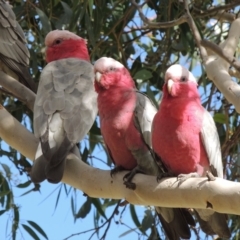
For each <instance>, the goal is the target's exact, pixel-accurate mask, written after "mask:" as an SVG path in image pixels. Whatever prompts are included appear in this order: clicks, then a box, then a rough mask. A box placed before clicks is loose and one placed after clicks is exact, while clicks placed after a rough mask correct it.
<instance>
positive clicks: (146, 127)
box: [134, 92, 157, 148]
mask: <svg viewBox="0 0 240 240" xmlns="http://www.w3.org/2000/svg"><path fill="white" fill-rule="evenodd" d="M136 96H137V102H136V107H135V111H134V112H135V122H136V126H138V129H139V131H141V133H142V136H143V138H144V141H145V143H146V144H147V145H148V146H149V147H150V148H152V139H151V131H152V122H153V118H154V116H155V114H156V113H157V108H156V107H155V106H154V104H153V103H152V102H151V100H150V99H149V98H148V97H147V96H146V95H145V94H143V93H141V92H136Z"/></svg>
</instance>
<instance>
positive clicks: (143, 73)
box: [0, 0, 239, 239]
mask: <svg viewBox="0 0 240 240" xmlns="http://www.w3.org/2000/svg"><path fill="white" fill-rule="evenodd" d="M141 2H142V1H141ZM226 2H227V1H226ZM11 3H12V5H13V10H14V12H15V13H16V16H17V19H18V20H19V23H20V25H21V26H22V28H23V29H24V31H25V34H26V37H27V39H28V46H29V49H30V53H31V59H30V70H31V73H32V75H33V76H34V78H35V81H36V82H38V80H39V76H40V73H41V70H42V68H43V67H44V66H45V64H46V63H45V60H44V38H45V35H46V34H47V33H48V32H49V31H50V30H53V29H68V30H70V31H74V32H75V33H77V34H78V35H80V36H81V37H83V38H86V39H87V40H88V47H89V52H90V54H91V61H92V62H94V61H96V60H97V59H98V58H99V57H102V56H111V57H113V58H115V59H117V60H119V61H120V62H122V63H123V64H124V65H125V66H127V67H128V68H129V70H130V72H131V74H132V76H133V78H134V80H135V81H136V84H137V86H138V87H139V88H140V89H141V90H142V91H144V92H145V93H146V94H147V95H148V96H149V97H150V98H151V99H152V100H153V102H154V103H155V104H156V105H158V103H159V99H160V95H159V89H160V90H161V88H162V86H163V83H164V72H165V70H166V69H167V67H168V66H170V65H171V64H173V63H176V62H179V61H181V63H183V64H185V65H187V66H189V67H190V70H192V69H193V70H196V69H198V71H197V72H198V77H199V86H200V87H199V89H200V91H201V93H202V101H203V103H204V106H205V107H206V108H207V109H208V110H209V111H210V112H211V113H212V114H213V116H214V120H215V122H216V123H217V124H218V125H217V126H218V130H219V135H220V139H221V143H222V146H223V151H224V149H227V148H224V147H225V146H227V145H228V143H229V142H228V141H229V139H230V137H231V136H233V135H234V133H235V131H236V129H237V128H238V126H239V123H238V121H239V116H238V114H236V112H235V110H234V109H233V108H232V107H230V106H229V105H228V104H226V103H225V102H224V99H223V96H222V95H221V93H219V92H218V91H217V90H216V88H215V87H214V86H213V85H212V83H211V82H210V81H208V79H207V78H206V76H205V73H204V70H203V69H202V68H200V67H199V61H200V60H199V59H200V58H199V55H198V54H197V52H198V50H197V48H196V44H195V41H194V38H193V35H192V33H191V31H190V29H189V26H188V25H187V24H186V23H184V24H181V25H179V26H175V27H172V28H160V27H159V28H158V29H157V28H151V27H147V26H144V24H143V23H142V21H141V20H140V18H139V14H138V12H137V10H136V8H135V7H134V6H132V5H131V3H130V1H121V0H119V1H109V0H97V1H96V0H90V1H89V0H80V1H76V0H65V1H60V0H32V1H23V0H18V1H11ZM212 4H213V1H197V0H195V1H191V9H190V11H191V14H192V16H193V18H194V20H195V22H196V25H197V27H198V30H199V32H200V34H201V35H202V36H203V37H205V38H207V39H210V40H211V41H214V42H215V43H219V42H220V41H221V40H222V39H223V38H224V37H225V36H226V33H227V32H228V25H227V24H224V23H222V22H220V21H217V20H214V21H213V20H210V17H211V15H210V14H209V15H206V16H203V15H201V14H200V12H201V11H202V12H206V11H207V10H208V9H209V8H210V7H212ZM222 5H224V1H223V4H222ZM200 10H201V11H200ZM232 11H233V12H234V11H235V12H236V11H237V8H233V9H232ZM143 12H144V14H145V15H146V16H147V17H149V18H151V19H152V18H154V19H153V22H156V21H157V22H167V21H172V20H176V19H177V18H179V17H180V16H181V15H182V14H184V8H183V3H181V1H170V0H161V1H160V0H152V1H147V3H146V4H145V7H144V8H143ZM216 29H217V31H218V34H216ZM1 100H2V104H3V105H4V106H5V107H6V109H7V110H8V111H10V112H11V113H12V115H13V116H14V117H15V118H16V119H18V121H20V122H21V123H22V124H24V125H25V126H26V127H28V129H29V130H30V131H32V113H31V112H30V111H29V110H28V109H27V108H26V107H25V106H24V105H23V104H22V103H21V102H20V101H19V100H16V99H13V98H12V97H9V95H8V94H6V93H2V95H1ZM234 139H235V143H234V144H233V146H232V147H231V148H230V149H227V152H226V154H225V155H224V156H225V158H224V165H225V168H227V169H228V171H227V172H228V174H227V176H228V178H229V179H231V180H233V181H236V180H238V178H239V167H238V166H239V164H238V162H239V156H238V155H239V146H238V141H239V137H238V136H237V137H236V138H234ZM88 141H89V142H88V144H85V145H83V146H84V147H83V151H82V157H83V161H84V162H86V163H88V164H91V165H92V164H93V161H92V159H93V158H94V159H97V160H98V156H96V155H93V152H94V149H96V148H97V147H100V148H101V149H105V147H104V145H103V141H102V137H101V133H100V129H99V127H98V124H97V122H95V124H94V125H93V127H92V129H91V131H90V133H89V138H88ZM83 144H84V143H83ZM2 146H3V142H1V146H0V147H1V148H0V154H1V156H5V157H6V158H7V159H8V163H1V164H0V206H1V210H0V217H2V216H3V215H5V214H9V213H10V215H11V223H12V231H11V238H12V239H17V235H18V230H19V229H20V228H22V229H24V230H25V231H26V232H27V233H28V234H29V236H31V237H32V238H33V239H42V237H43V238H44V239H48V237H47V235H46V234H45V232H44V230H42V228H41V227H40V226H39V225H38V224H37V223H35V222H34V219H33V220H28V221H26V222H25V223H21V210H20V209H19V207H18V206H16V204H15V203H14V202H15V201H14V200H15V196H14V194H13V189H12V186H15V187H17V188H19V189H22V195H26V194H29V196H31V193H32V192H33V191H36V190H38V189H39V187H40V186H38V185H34V186H33V184H32V183H31V181H30V178H29V176H28V172H29V169H30V167H31V164H30V163H29V161H28V160H27V159H26V158H25V157H23V156H20V154H19V153H17V152H16V151H15V150H14V149H12V148H11V147H9V149H8V150H5V148H3V147H2ZM101 161H102V162H104V163H105V165H106V168H108V169H109V168H110V167H111V163H110V161H109V159H101ZM10 164H14V166H15V168H16V169H17V171H18V172H19V182H20V183H18V184H14V181H13V177H12V169H11V168H10V167H9V166H10ZM11 166H12V165H11ZM23 177H24V178H23ZM26 177H27V180H26ZM23 179H24V180H23ZM29 186H32V189H31V190H28V191H26V188H27V187H29ZM75 193H76V190H74V189H72V188H69V187H67V186H66V185H65V184H63V185H61V187H60V188H59V190H58V195H57V198H56V204H55V210H58V208H57V206H58V203H59V199H60V195H61V194H65V195H66V197H67V198H68V199H69V206H71V210H72V215H73V218H74V220H75V221H77V220H78V219H79V218H85V217H86V216H87V215H88V214H90V212H91V210H92V209H94V224H95V227H96V229H100V228H101V226H102V227H106V226H108V224H109V222H111V219H112V218H113V217H114V216H115V215H117V214H118V213H119V210H118V204H119V203H118V202H117V201H116V200H109V199H92V198H90V197H86V201H85V202H82V203H81V206H80V207H77V206H78V205H77V202H76V201H77V199H76V194H75ZM113 206H114V207H115V206H116V209H115V210H114V212H113V214H112V215H111V216H110V217H109V216H108V215H107V214H106V211H107V209H110V208H111V207H113ZM125 209H127V210H128V211H129V212H130V215H131V217H132V221H133V223H134V224H135V226H136V228H135V229H130V230H127V231H125V232H124V233H122V234H120V233H119V237H127V235H128V234H129V233H132V232H136V234H137V235H138V236H142V238H141V239H160V235H159V232H160V233H161V229H159V228H158V229H157V228H156V227H155V226H154V223H155V222H156V221H157V220H156V219H155V215H153V214H152V211H151V210H149V209H146V211H145V215H144V216H143V217H142V218H141V217H139V216H138V213H137V208H136V207H135V206H133V205H128V206H125V207H124V208H123V210H122V212H123V211H124V210H125ZM122 212H121V213H122ZM120 215H121V214H120ZM102 221H104V222H105V223H106V224H105V225H104V224H101V223H102ZM230 226H231V229H232V232H233V237H234V239H238V238H239V218H238V217H236V216H231V221H230ZM106 229H107V227H106ZM106 231H107V230H106ZM97 234H99V232H98V230H97ZM193 234H194V233H193ZM196 234H197V231H196ZM196 238H197V237H196Z"/></svg>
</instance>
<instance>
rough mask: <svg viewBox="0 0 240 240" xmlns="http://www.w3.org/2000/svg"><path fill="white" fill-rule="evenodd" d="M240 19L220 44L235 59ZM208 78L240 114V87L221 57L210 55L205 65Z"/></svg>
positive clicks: (232, 25)
mask: <svg viewBox="0 0 240 240" xmlns="http://www.w3.org/2000/svg"><path fill="white" fill-rule="evenodd" d="M239 29H240V18H237V19H236V20H234V21H233V22H232V24H231V27H230V30H229V34H228V37H227V39H226V40H225V41H224V42H222V43H221V44H220V46H219V47H220V48H221V49H222V50H223V51H225V53H226V54H228V55H229V56H230V57H233V55H234V53H235V51H236V49H237V46H238V43H239V38H240V30H239ZM205 67H206V72H207V76H208V78H209V79H211V80H212V81H213V82H214V84H215V85H216V87H217V88H218V89H219V90H220V91H221V92H222V94H223V95H224V96H225V98H226V99H227V100H228V101H229V102H230V103H232V104H233V105H234V106H235V108H236V111H237V112H238V113H240V86H239V85H238V83H236V82H234V81H233V80H232V78H231V76H230V74H229V67H230V64H229V63H227V62H226V61H225V60H224V59H222V58H221V57H219V56H217V55H215V54H212V55H211V54H210V55H209V58H208V60H207V61H206V64H205Z"/></svg>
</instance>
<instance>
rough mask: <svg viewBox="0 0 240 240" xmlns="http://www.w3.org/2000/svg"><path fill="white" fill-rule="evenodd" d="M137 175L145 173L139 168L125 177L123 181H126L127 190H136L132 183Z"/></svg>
mask: <svg viewBox="0 0 240 240" xmlns="http://www.w3.org/2000/svg"><path fill="white" fill-rule="evenodd" d="M137 173H143V174H144V172H143V171H142V170H141V169H140V168H139V167H138V166H137V167H135V168H134V169H133V170H132V171H130V172H129V173H127V174H126V175H125V176H124V177H123V181H124V183H123V184H124V185H125V186H126V188H129V189H132V190H135V189H136V184H135V183H133V182H132V179H133V177H134V176H135V175H136V174H137Z"/></svg>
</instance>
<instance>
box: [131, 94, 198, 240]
mask: <svg viewBox="0 0 240 240" xmlns="http://www.w3.org/2000/svg"><path fill="white" fill-rule="evenodd" d="M136 94H137V102H136V107H135V126H136V127H137V128H138V130H139V131H140V132H141V135H142V137H143V139H144V141H145V143H146V144H147V146H148V148H149V150H148V151H146V150H145V151H143V152H142V151H141V150H138V151H135V152H134V153H133V151H132V153H133V155H135V157H136V159H137V162H138V166H140V169H143V170H144V172H146V173H147V174H149V175H155V176H159V174H160V173H161V172H162V169H161V168H159V165H158V164H157V162H156V161H155V155H153V152H152V141H151V131H152V122H153V118H154V116H155V114H156V113H157V109H156V107H155V106H154V104H153V103H152V102H151V101H150V99H149V98H148V97H147V96H146V95H144V94H142V93H140V92H136ZM155 209H156V211H157V213H158V216H159V220H160V222H161V224H162V226H163V229H164V231H165V233H166V235H167V236H168V238H169V239H173V240H180V238H185V239H186V238H190V236H191V233H190V228H189V226H188V225H195V222H194V219H193V218H192V216H191V214H190V213H189V212H187V210H185V209H179V208H176V209H173V208H162V207H156V208H155Z"/></svg>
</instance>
